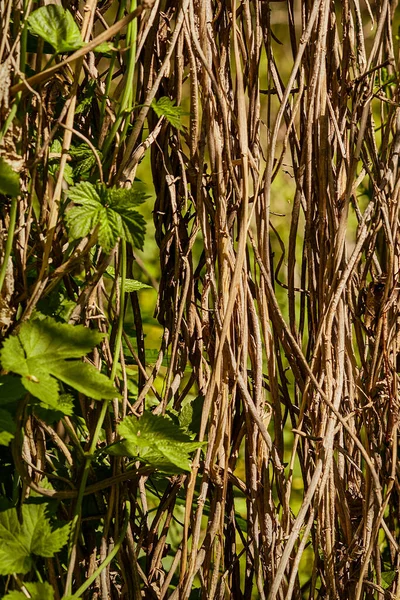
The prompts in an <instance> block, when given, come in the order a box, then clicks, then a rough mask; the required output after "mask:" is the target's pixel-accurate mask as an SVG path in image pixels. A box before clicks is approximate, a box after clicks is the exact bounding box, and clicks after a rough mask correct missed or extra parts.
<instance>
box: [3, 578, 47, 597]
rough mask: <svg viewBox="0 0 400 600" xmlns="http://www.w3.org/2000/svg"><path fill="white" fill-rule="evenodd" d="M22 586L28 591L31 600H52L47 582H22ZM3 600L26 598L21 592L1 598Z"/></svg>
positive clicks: (11, 593) (14, 592)
mask: <svg viewBox="0 0 400 600" xmlns="http://www.w3.org/2000/svg"><path fill="white" fill-rule="evenodd" d="M24 586H25V587H26V589H27V590H28V592H29V595H30V597H31V600H54V590H53V588H52V586H51V585H50V584H49V583H47V581H44V582H43V583H40V582H34V581H31V582H25V581H24ZM3 600H26V596H25V594H24V593H23V592H17V591H13V592H9V593H8V594H7V595H6V596H3Z"/></svg>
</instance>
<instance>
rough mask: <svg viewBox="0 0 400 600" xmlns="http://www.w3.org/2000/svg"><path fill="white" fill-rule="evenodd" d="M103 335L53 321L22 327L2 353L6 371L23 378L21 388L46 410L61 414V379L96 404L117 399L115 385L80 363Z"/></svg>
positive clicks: (41, 321)
mask: <svg viewBox="0 0 400 600" xmlns="http://www.w3.org/2000/svg"><path fill="white" fill-rule="evenodd" d="M102 338H103V335H102V334H100V333H98V332H95V331H90V330H89V329H87V328H85V327H83V326H82V325H78V326H75V327H73V326H72V325H67V324H66V323H57V322H56V321H54V320H53V319H51V318H50V317H46V318H44V319H43V320H38V319H36V320H32V321H29V322H27V323H24V324H23V325H22V326H21V329H20V332H19V334H18V336H11V337H9V338H8V339H7V340H6V341H5V342H4V344H3V348H2V349H1V351H0V360H1V363H2V367H3V369H5V370H6V371H12V372H13V373H17V374H18V375H21V377H22V380H21V381H22V385H23V386H24V387H25V389H27V390H28V391H29V392H30V393H31V394H32V395H33V396H35V397H36V398H38V399H39V400H41V401H42V402H43V403H44V404H45V405H46V407H47V408H49V407H50V408H52V409H56V410H62V405H60V404H59V385H58V381H57V380H58V379H59V380H61V381H63V382H64V383H66V384H67V385H70V386H71V387H73V388H75V389H76V390H78V391H80V392H82V393H83V394H86V395H88V396H90V397H93V398H95V399H97V400H100V399H103V398H104V399H111V398H114V397H115V396H118V394H117V393H116V390H115V388H114V386H113V384H112V383H111V382H110V381H109V379H108V378H107V377H105V375H103V374H101V373H99V371H97V369H95V367H93V366H92V365H89V364H87V363H82V362H81V361H80V360H73V359H80V358H81V357H83V356H84V355H85V354H87V353H88V352H90V351H91V350H92V349H93V347H94V346H95V345H97V344H98V343H99V342H100V341H101V340H102Z"/></svg>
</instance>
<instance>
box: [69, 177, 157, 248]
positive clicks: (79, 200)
mask: <svg viewBox="0 0 400 600" xmlns="http://www.w3.org/2000/svg"><path fill="white" fill-rule="evenodd" d="M68 195H69V198H70V200H72V202H73V203H74V204H75V206H74V207H73V208H70V209H69V210H68V211H67V214H66V221H67V226H68V230H69V236H70V239H72V240H76V239H79V238H82V237H85V236H86V235H88V234H89V233H90V232H91V231H93V229H94V228H95V227H98V242H99V244H100V245H101V246H102V248H103V249H104V251H105V252H109V251H110V250H111V249H112V248H113V247H114V246H115V244H116V243H117V240H118V238H122V239H124V240H126V241H127V242H129V243H131V244H132V245H133V246H136V247H137V248H143V242H144V235H145V232H146V221H145V220H144V218H143V216H142V215H141V214H140V213H138V212H137V210H135V207H136V206H138V205H139V204H142V203H143V202H144V201H145V199H146V197H147V196H146V195H145V193H144V192H142V191H139V190H137V189H133V188H132V189H130V190H127V189H120V188H107V187H106V186H105V185H102V184H96V185H93V184H91V183H89V182H86V181H84V182H81V183H78V185H76V186H75V187H73V188H70V190H69V192H68Z"/></svg>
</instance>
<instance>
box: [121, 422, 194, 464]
mask: <svg viewBox="0 0 400 600" xmlns="http://www.w3.org/2000/svg"><path fill="white" fill-rule="evenodd" d="M118 433H119V434H120V436H121V437H122V438H123V440H122V441H121V442H118V443H117V444H114V446H112V449H111V452H112V453H113V454H119V455H124V453H125V455H128V456H132V457H137V456H138V457H139V458H140V459H141V460H143V461H144V462H146V463H148V464H151V465H153V466H154V467H156V468H157V469H159V470H161V471H164V472H167V473H175V472H182V471H190V457H189V453H191V452H193V451H194V450H197V448H200V447H202V446H203V445H204V444H203V443H201V442H193V441H191V439H190V437H189V436H188V435H187V434H186V433H185V432H184V431H183V430H182V429H181V428H180V427H178V425H176V424H175V423H173V421H171V420H170V419H169V418H168V417H162V416H156V415H154V414H153V413H151V412H145V413H144V414H143V415H142V417H141V418H140V419H137V418H136V417H126V418H125V419H124V420H123V421H122V422H121V423H120V424H119V426H118Z"/></svg>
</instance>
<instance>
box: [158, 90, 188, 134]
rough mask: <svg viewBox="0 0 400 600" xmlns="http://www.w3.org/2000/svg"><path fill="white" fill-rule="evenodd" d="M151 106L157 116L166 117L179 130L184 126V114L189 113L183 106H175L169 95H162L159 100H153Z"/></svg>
mask: <svg viewBox="0 0 400 600" xmlns="http://www.w3.org/2000/svg"><path fill="white" fill-rule="evenodd" d="M151 108H152V109H153V110H154V112H155V113H156V115H157V117H165V118H166V119H167V121H168V122H169V123H171V125H172V126H173V127H176V128H177V129H178V130H179V131H180V130H181V129H182V127H183V125H182V121H181V118H182V117H183V115H187V114H188V113H187V112H185V111H184V110H183V109H182V107H181V106H175V104H174V103H173V102H172V100H170V98H167V96H162V98H159V99H158V100H157V101H156V100H153V102H152V103H151Z"/></svg>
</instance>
